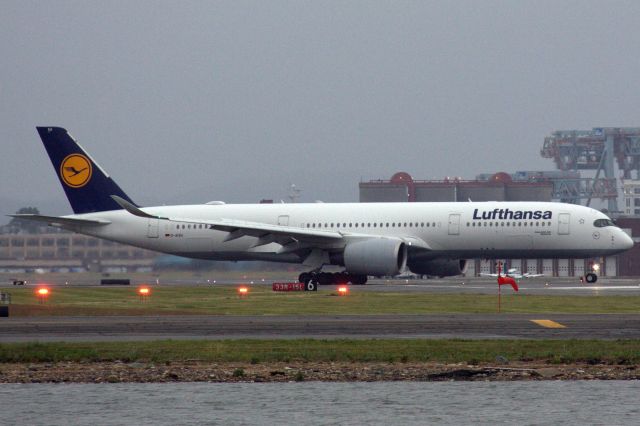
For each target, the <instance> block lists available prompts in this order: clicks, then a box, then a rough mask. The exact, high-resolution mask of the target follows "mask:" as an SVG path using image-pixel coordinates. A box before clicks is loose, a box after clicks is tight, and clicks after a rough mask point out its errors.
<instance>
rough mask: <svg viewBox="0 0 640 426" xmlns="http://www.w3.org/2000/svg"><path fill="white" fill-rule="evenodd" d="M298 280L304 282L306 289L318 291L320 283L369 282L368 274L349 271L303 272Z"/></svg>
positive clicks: (355, 283)
mask: <svg viewBox="0 0 640 426" xmlns="http://www.w3.org/2000/svg"><path fill="white" fill-rule="evenodd" d="M298 281H300V282H301V283H304V287H305V290H307V291H316V290H318V285H330V284H346V283H351V284H353V285H364V284H366V283H367V276H366V275H356V274H349V273H347V272H335V273H331V272H303V273H302V274H300V276H299V277H298Z"/></svg>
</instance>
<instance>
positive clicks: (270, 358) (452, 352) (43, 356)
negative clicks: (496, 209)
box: [0, 339, 640, 365]
mask: <svg viewBox="0 0 640 426" xmlns="http://www.w3.org/2000/svg"><path fill="white" fill-rule="evenodd" d="M497 357H504V358H506V359H507V360H509V361H522V362H532V361H538V362H546V363H551V364H558V363H579V362H585V363H589V364H600V363H606V364H617V365H619V364H629V365H632V364H638V363H640V340H615V341H602V340H462V339H447V340H445V339H443V340H397V339H368V340H354V339H341V340H319V339H296V340H289V339H287V340H283V339H274V340H253V339H239V340H219V341H204V340H193V341H176V340H159V341H151V342H74V343H61V342H60V343H58V342H53V343H4V344H0V362H2V363H16V362H17V363H31V362H65V361H66V362H83V363H86V362H89V363H90V362H113V361H122V362H154V363H167V362H171V361H188V360H199V361H203V362H243V363H251V364H256V363H270V362H365V363H367V362H371V363H373V362H385V363H389V362H390V363H395V362H401V363H403V362H442V363H457V362H466V363H470V364H476V363H488V362H495V361H496V358H497Z"/></svg>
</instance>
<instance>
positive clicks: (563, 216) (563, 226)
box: [558, 213, 571, 235]
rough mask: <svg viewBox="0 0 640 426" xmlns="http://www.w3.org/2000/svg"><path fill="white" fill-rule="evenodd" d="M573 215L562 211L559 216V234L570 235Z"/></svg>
mask: <svg viewBox="0 0 640 426" xmlns="http://www.w3.org/2000/svg"><path fill="white" fill-rule="evenodd" d="M570 222H571V215H570V214H569V213H560V215H559V216H558V235H569V225H570Z"/></svg>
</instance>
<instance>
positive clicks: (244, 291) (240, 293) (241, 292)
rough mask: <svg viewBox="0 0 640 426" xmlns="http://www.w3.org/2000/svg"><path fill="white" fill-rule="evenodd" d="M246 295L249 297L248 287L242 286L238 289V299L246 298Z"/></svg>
mask: <svg viewBox="0 0 640 426" xmlns="http://www.w3.org/2000/svg"><path fill="white" fill-rule="evenodd" d="M248 295H249V287H247V286H246V285H242V286H240V287H238V296H240V298H243V297H247V296H248Z"/></svg>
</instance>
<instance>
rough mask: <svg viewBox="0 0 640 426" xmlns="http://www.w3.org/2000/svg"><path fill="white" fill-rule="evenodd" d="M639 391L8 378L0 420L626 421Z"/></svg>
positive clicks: (629, 387)
mask: <svg viewBox="0 0 640 426" xmlns="http://www.w3.org/2000/svg"><path fill="white" fill-rule="evenodd" d="M638 395H640V383H639V382H631V381H626V382H625V381H576V382H560V381H556V382H446V383H444V382H439V383H433V382H431V383H426V382H420V383H418V382H375V383H320V382H313V383H254V384H252V383H239V384H236V383H177V384H167V383H165V384H156V383H154V384H141V383H129V384H26V385H20V384H7V385H0V406H1V407H2V416H0V423H2V424H12V425H13V424H26V425H45V424H46V425H132V424H136V425H201V424H211V425H216V424H220V425H262V424H264V425H270V424H285V425H287V424H295V425H300V424H304V425H307V424H309V425H362V424H367V425H390V424H401V425H404V424H408V425H410V424H445V425H447V424H448V425H459V424H474V425H475V424H492V425H494V424H517V425H545V424H560V423H562V424H563V426H567V425H584V424H602V425H605V424H606V425H626V424H629V425H631V424H638V422H640V409H639V407H638V402H639V401H638Z"/></svg>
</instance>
